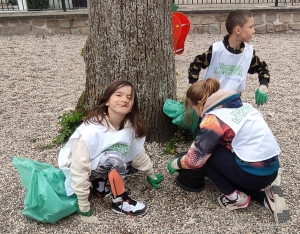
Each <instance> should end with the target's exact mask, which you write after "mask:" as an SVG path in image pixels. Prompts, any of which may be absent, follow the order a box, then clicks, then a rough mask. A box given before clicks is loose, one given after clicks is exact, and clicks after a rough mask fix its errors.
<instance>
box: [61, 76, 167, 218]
mask: <svg viewBox="0 0 300 234" xmlns="http://www.w3.org/2000/svg"><path fill="white" fill-rule="evenodd" d="M145 135H146V127H145V125H144V123H143V121H142V119H141V116H140V111H139V108H138V100H137V94H136V90H135V88H134V86H133V85H132V84H131V83H130V82H128V81H122V80H120V81H115V82H113V83H111V84H110V85H109V86H108V87H107V88H106V90H105V92H104V94H103V96H102V98H101V99H100V101H99V103H98V104H97V105H96V106H95V107H94V108H92V110H91V111H90V112H89V113H88V115H87V116H86V117H85V119H84V122H83V123H82V124H81V125H80V126H79V127H78V128H77V129H76V131H75V132H74V133H73V135H72V136H71V137H70V139H69V141H68V143H67V144H66V146H65V147H64V148H62V149H61V151H60V155H59V166H60V168H61V169H62V170H63V171H64V173H65V175H66V182H65V186H66V191H67V195H71V194H73V193H75V194H76V195H77V198H78V213H79V214H80V215H81V216H80V217H81V218H82V220H85V221H87V222H89V221H88V218H85V217H83V216H87V217H90V216H91V215H92V210H91V207H90V202H89V200H88V198H89V194H90V192H92V193H94V194H96V195H97V196H99V197H101V198H104V197H108V196H109V195H110V190H109V189H108V188H107V187H106V182H107V180H109V183H110V186H111V191H112V205H111V209H112V211H114V212H116V213H119V214H129V215H132V216H142V215H144V214H145V213H146V212H147V208H148V207H147V205H146V204H143V203H141V202H139V201H136V200H134V199H132V198H131V197H129V196H128V193H127V192H126V191H125V186H124V180H123V179H124V177H125V175H126V174H127V173H130V172H132V171H138V170H139V171H141V172H142V173H143V174H144V175H146V176H147V180H148V182H149V183H150V185H151V186H153V187H154V188H157V189H158V188H159V183H160V182H161V181H162V180H163V176H162V175H161V174H154V171H153V164H152V162H151V160H150V158H149V156H148V155H147V154H146V153H145V149H144V142H145ZM91 218H94V219H95V218H96V217H94V216H93V217H91Z"/></svg>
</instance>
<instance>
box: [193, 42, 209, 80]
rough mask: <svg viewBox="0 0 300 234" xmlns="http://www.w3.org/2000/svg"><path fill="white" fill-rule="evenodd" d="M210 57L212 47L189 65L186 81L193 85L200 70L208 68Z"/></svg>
mask: <svg viewBox="0 0 300 234" xmlns="http://www.w3.org/2000/svg"><path fill="white" fill-rule="evenodd" d="M211 56H212V46H210V47H209V49H208V51H206V52H205V53H203V54H200V55H197V56H196V57H195V58H194V61H193V62H192V63H191V64H190V67H189V70H188V79H189V83H190V84H193V83H195V82H196V81H198V79H199V73H200V71H201V68H202V69H205V68H207V67H208V66H209V64H210V61H211Z"/></svg>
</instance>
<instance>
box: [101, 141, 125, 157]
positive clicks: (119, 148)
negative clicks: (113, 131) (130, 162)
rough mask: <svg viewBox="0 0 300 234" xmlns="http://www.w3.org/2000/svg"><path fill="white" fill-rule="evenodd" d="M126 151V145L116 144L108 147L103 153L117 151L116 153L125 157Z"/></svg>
mask: <svg viewBox="0 0 300 234" xmlns="http://www.w3.org/2000/svg"><path fill="white" fill-rule="evenodd" d="M128 150H129V146H128V145H125V144H120V143H116V144H114V145H112V146H110V147H109V148H108V149H106V150H105V151H118V152H120V153H121V154H123V155H124V156H125V155H127V153H128Z"/></svg>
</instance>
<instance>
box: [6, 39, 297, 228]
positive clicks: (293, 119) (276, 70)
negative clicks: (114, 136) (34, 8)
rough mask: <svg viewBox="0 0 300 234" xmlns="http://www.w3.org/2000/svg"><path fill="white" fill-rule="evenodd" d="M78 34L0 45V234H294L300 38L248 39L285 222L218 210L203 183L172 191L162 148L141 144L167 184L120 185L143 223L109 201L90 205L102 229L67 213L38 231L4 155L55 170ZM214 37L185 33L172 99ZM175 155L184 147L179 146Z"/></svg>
mask: <svg viewBox="0 0 300 234" xmlns="http://www.w3.org/2000/svg"><path fill="white" fill-rule="evenodd" d="M85 39H86V37H85V36H71V35H67V36H60V35H56V36H49V37H48V36H46V37H33V36H13V37H0V44H1V47H0V53H1V57H0V61H1V67H0V77H1V89H0V93H1V102H0V115H1V121H0V129H1V135H0V141H1V148H0V152H1V153H0V155H1V164H2V166H1V168H0V175H1V176H0V182H1V186H0V201H1V203H0V210H1V216H0V233H97V232H98V233H124V234H125V233H285V234H286V233H299V231H300V211H299V209H300V204H299V200H300V195H299V179H300V176H299V175H300V162H299V149H300V147H299V140H298V131H297V127H298V126H299V92H298V89H299V77H300V70H299V67H300V60H299V52H298V51H299V48H298V46H299V44H300V37H299V35H294V34H285V35H271V34H269V35H255V36H254V38H253V44H254V48H255V49H256V51H257V54H258V55H259V56H260V57H261V58H263V59H265V60H266V61H267V63H268V65H269V68H270V71H271V77H272V81H271V84H270V88H269V94H270V95H269V96H270V99H269V102H268V103H267V104H266V105H264V106H263V107H259V109H260V110H261V111H262V112H263V113H264V114H265V117H266V120H267V122H268V123H269V125H270V127H271V129H272V130H273V132H274V134H275V136H276V138H277V139H278V141H279V144H280V146H281V148H282V154H281V165H282V167H283V168H284V169H285V172H284V174H283V176H282V184H281V186H282V188H283V190H284V192H285V198H286V201H287V204H288V205H289V207H290V214H291V220H290V221H289V222H288V223H285V224H281V225H276V224H275V223H274V220H273V217H272V215H271V214H270V213H269V212H268V211H267V209H265V208H263V207H261V206H259V204H257V203H255V202H251V203H250V205H249V207H248V208H246V209H241V210H236V211H232V212H226V211H224V210H222V209H221V208H220V207H219V206H218V205H217V202H216V198H217V196H218V195H219V192H218V190H217V188H216V187H215V186H214V185H213V184H212V183H211V182H210V181H209V180H206V189H205V190H203V191H201V192H199V193H189V192H185V191H183V190H181V189H180V188H179V187H177V186H176V185H175V184H174V179H175V177H176V175H175V174H174V175H172V176H171V175H169V174H168V173H167V170H166V164H167V162H168V161H169V160H170V159H171V158H172V157H174V156H173V155H164V154H163V153H162V149H163V148H164V145H159V144H156V143H151V144H149V143H147V150H148V153H149V155H151V157H152V159H153V162H154V167H155V171H157V172H161V173H163V174H164V176H165V180H164V181H163V182H162V184H161V187H162V188H161V189H160V190H154V189H152V188H149V187H148V186H147V183H146V182H145V180H144V178H143V176H142V175H140V174H137V175H134V176H128V177H126V184H127V186H128V187H130V188H131V190H132V197H134V198H137V199H139V200H141V201H145V202H147V204H148V205H149V212H148V214H147V215H146V216H144V217H142V218H130V217H128V216H122V215H116V214H115V213H113V212H112V211H111V210H110V199H103V200H101V199H98V198H96V197H92V198H91V202H92V209H93V212H94V215H96V216H97V217H99V219H100V222H101V224H100V225H94V224H86V223H79V222H78V221H77V220H76V219H75V217H74V215H71V216H69V217H66V218H64V219H62V220H60V221H59V222H57V223H55V224H45V223H38V222H36V221H34V220H32V219H29V218H27V217H25V216H23V215H22V214H21V211H22V209H23V202H24V197H25V189H24V188H23V187H22V186H21V183H20V177H19V174H18V172H17V170H16V169H15V168H14V167H13V165H12V157H13V156H19V157H24V158H30V159H33V160H36V161H40V162H47V163H50V164H52V165H54V166H57V156H58V152H59V147H57V148H53V149H43V147H44V146H45V145H48V144H51V139H52V138H53V137H54V136H55V135H56V134H57V131H58V129H59V126H58V125H57V117H58V116H59V115H61V114H62V112H63V111H64V110H65V109H66V108H69V107H74V106H75V104H76V101H77V99H78V97H79V96H80V94H81V92H82V91H83V90H84V82H85V66H84V62H83V59H82V57H81V56H80V50H81V48H82V47H83V45H84V43H85ZM220 39H222V36H221V35H189V36H188V38H187V41H186V47H185V52H184V53H183V54H182V55H176V71H177V72H178V98H180V99H182V98H183V96H184V92H185V90H186V89H187V87H188V84H187V68H188V66H189V63H190V62H191V61H192V60H193V58H194V57H195V55H197V54H198V53H202V52H204V51H205V50H207V49H208V47H209V45H210V44H211V43H213V42H215V41H217V40H220ZM257 84H258V82H257V76H256V75H253V76H249V77H248V83H247V88H246V90H245V91H244V93H243V95H242V97H243V99H244V101H247V102H250V103H252V104H254V91H255V89H256V87H257ZM178 147H179V149H180V150H183V149H186V147H187V145H178Z"/></svg>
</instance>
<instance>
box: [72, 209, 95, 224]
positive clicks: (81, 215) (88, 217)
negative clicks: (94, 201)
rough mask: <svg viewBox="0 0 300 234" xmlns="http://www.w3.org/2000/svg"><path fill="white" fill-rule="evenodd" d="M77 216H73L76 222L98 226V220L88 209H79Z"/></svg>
mask: <svg viewBox="0 0 300 234" xmlns="http://www.w3.org/2000/svg"><path fill="white" fill-rule="evenodd" d="M77 213H78V214H77V215H76V216H75V218H76V220H77V221H79V222H84V223H96V224H99V223H100V221H99V219H98V218H97V217H96V216H94V215H92V210H91V209H90V207H81V208H78V209H77Z"/></svg>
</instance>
